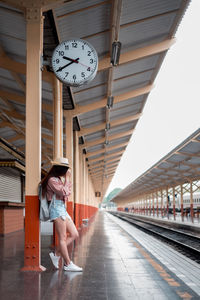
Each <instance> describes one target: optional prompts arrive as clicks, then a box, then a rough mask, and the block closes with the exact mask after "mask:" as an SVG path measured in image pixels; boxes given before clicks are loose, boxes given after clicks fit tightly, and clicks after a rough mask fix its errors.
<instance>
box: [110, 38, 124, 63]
mask: <svg viewBox="0 0 200 300" xmlns="http://www.w3.org/2000/svg"><path fill="white" fill-rule="evenodd" d="M121 45H122V44H121V43H120V42H119V41H118V42H113V43H112V55H111V61H110V62H111V64H112V65H113V66H117V65H118V64H119V57H120V51H121Z"/></svg>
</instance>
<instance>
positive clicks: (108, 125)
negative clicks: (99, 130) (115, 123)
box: [105, 123, 110, 131]
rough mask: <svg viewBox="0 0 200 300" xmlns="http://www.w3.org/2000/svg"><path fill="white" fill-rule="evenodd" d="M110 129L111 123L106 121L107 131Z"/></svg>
mask: <svg viewBox="0 0 200 300" xmlns="http://www.w3.org/2000/svg"><path fill="white" fill-rule="evenodd" d="M109 129H110V123H106V128H105V131H108V130H109Z"/></svg>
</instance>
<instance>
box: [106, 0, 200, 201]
mask: <svg viewBox="0 0 200 300" xmlns="http://www.w3.org/2000/svg"><path fill="white" fill-rule="evenodd" d="M199 13H200V0H192V1H191V3H190V5H189V7H188V9H187V11H186V13H185V16H184V18H183V20H182V22H181V24H180V25H179V28H178V31H177V33H176V39H177V40H176V43H175V44H174V45H173V46H172V47H171V48H170V50H169V51H168V53H167V55H166V56H165V59H164V61H163V63H162V66H161V69H160V71H159V73H158V75H157V77H156V79H155V81H154V89H153V90H152V91H151V93H150V94H149V96H148V98H147V102H146V105H145V107H144V110H143V114H142V116H141V118H140V120H139V121H138V123H137V126H136V129H135V130H134V132H133V135H132V137H131V140H130V142H129V145H128V146H127V148H126V151H125V152H124V154H123V156H122V158H121V161H120V163H119V165H118V168H117V170H116V173H115V175H114V177H113V180H112V182H111V184H110V186H109V188H108V190H107V192H106V195H108V194H109V193H110V192H111V191H112V190H113V189H114V188H116V187H119V188H122V189H123V188H125V187H126V186H127V185H128V184H130V183H131V182H133V181H134V180H135V179H136V178H138V177H139V176H140V175H141V174H143V173H144V172H145V171H147V170H148V169H149V168H150V167H151V166H153V165H154V164H155V163H157V162H158V161H159V160H160V159H161V158H162V157H163V156H165V155H166V154H168V153H169V152H170V151H171V150H173V149H174V148H175V147H176V146H178V145H179V144H180V143H181V142H182V141H184V140H185V139H186V138H187V137H188V136H190V135H191V134H192V133H193V132H194V131H195V130H197V129H198V128H199V127H200V99H199V98H200V96H199V87H200V76H199V71H200V36H199V28H200V18H199Z"/></svg>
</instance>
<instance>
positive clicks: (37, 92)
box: [22, 8, 45, 272]
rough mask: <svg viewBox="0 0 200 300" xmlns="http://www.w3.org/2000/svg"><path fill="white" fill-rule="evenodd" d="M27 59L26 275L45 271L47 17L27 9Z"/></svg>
mask: <svg viewBox="0 0 200 300" xmlns="http://www.w3.org/2000/svg"><path fill="white" fill-rule="evenodd" d="M26 39H27V55H26V206H25V211H26V213H25V249H24V268H23V269H22V270H23V271H39V272H41V271H44V270H45V268H44V267H42V266H41V265H40V261H41V257H40V221H39V199H38V183H39V182H40V180H41V65H40V63H41V54H42V45H43V16H42V10H41V8H34V18H33V16H32V15H31V13H30V10H29V9H27V25H26Z"/></svg>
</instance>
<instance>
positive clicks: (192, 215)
mask: <svg viewBox="0 0 200 300" xmlns="http://www.w3.org/2000/svg"><path fill="white" fill-rule="evenodd" d="M190 217H191V221H192V223H194V209H193V186H192V181H190Z"/></svg>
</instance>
